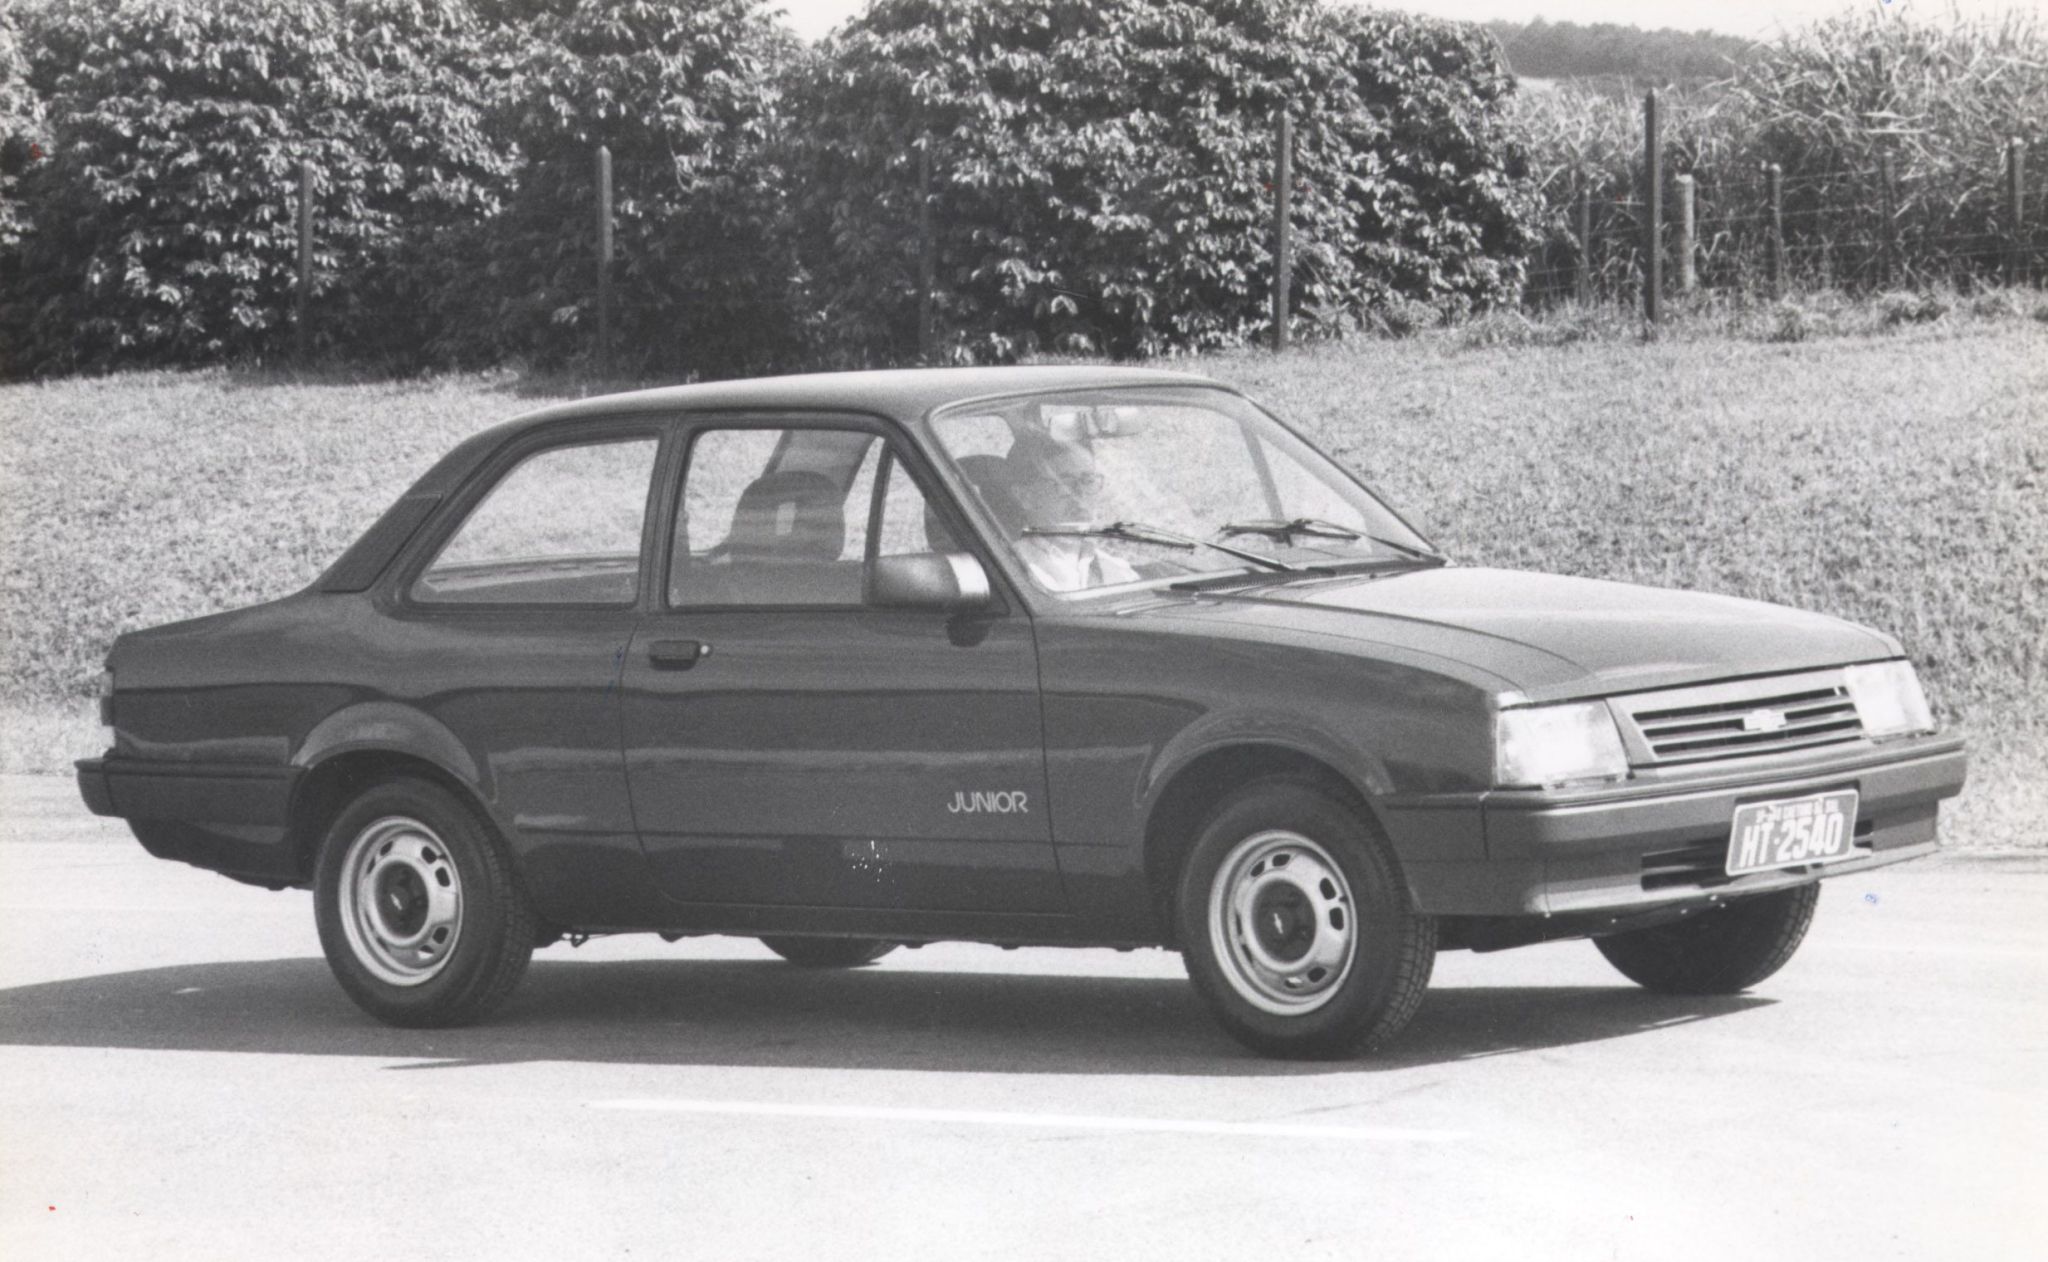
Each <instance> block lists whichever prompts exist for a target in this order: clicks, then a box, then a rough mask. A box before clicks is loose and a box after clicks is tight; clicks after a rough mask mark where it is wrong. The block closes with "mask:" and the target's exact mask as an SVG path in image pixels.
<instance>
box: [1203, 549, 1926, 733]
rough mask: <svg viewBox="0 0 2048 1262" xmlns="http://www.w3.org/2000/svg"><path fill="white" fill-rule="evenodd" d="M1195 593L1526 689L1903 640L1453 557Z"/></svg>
mask: <svg viewBox="0 0 2048 1262" xmlns="http://www.w3.org/2000/svg"><path fill="white" fill-rule="evenodd" d="M1198 599H1199V600H1200V601H1201V602H1203V604H1204V605H1205V606H1206V607H1207V615H1206V616H1210V617H1220V618H1224V619H1228V620H1232V621H1239V622H1251V623H1263V624H1266V625H1269V626H1272V627H1274V628H1275V629H1280V628H1291V629H1294V630H1296V631H1299V632H1306V633H1311V634H1316V635H1319V636H1340V637H1344V638H1349V639H1353V640H1358V641H1362V642H1369V643H1373V644H1380V645H1386V646H1390V647H1395V648H1399V649H1401V650H1404V651H1407V652H1410V653H1420V654H1427V655H1429V656H1431V657H1434V658H1438V659H1449V660H1451V661H1454V662H1458V663H1462V664H1463V665H1465V666H1466V667H1468V668H1470V669H1471V671H1472V672H1474V673H1483V674H1484V675H1485V676H1490V677H1491V678H1492V679H1493V680H1495V681H1503V682H1505V683H1506V684H1507V685H1508V686H1510V687H1512V688H1513V689H1515V690H1517V691H1521V692H1523V693H1525V694H1526V695H1528V696H1529V698H1530V699H1531V700H1552V699H1558V698H1563V697H1567V696H1574V695H1579V696H1584V695H1593V694H1596V693H1613V692H1629V691H1637V690H1641V689H1645V688H1661V687H1667V686H1670V685H1673V684H1680V683H1695V682H1700V681H1704V680H1709V679H1726V678H1734V677H1739V676H1745V675H1765V674H1772V673H1776V672H1779V671H1795V670H1810V669H1813V668H1815V667H1821V666H1832V665H1838V664H1843V663H1848V662H1857V661H1870V660H1873V659H1877V658H1884V657H1891V656H1895V655H1896V654H1897V653H1898V651H1899V649H1898V645H1897V643H1896V642H1894V641H1892V640H1890V639H1888V638H1887V637H1885V636H1882V635H1880V634H1878V633H1877V632H1875V631H1871V630H1869V629H1867V628H1864V627H1859V626H1857V625H1855V624H1854V623H1850V622H1845V621H1843V620H1841V619H1839V618H1831V617H1828V616H1826V615H1823V614H1815V613H1806V612H1803V611H1800V610H1797V609H1788V608H1786V607H1784V606H1782V605H1772V604H1766V603H1764V602H1762V601H1755V600H1742V599H1738V598H1736V597H1732V596H1712V595H1707V594H1704V593H1701V592H1686V591H1671V590H1668V589H1664V588H1656V587H1638V586H1635V585H1633V584H1628V583H1612V582H1603V581H1600V580H1596V579H1584V578H1566V577H1562V576H1559V575H1554V574H1536V573H1526V572H1522V571H1515V570H1492V569H1479V568H1471V569H1468V568H1465V567H1462V566H1452V567H1445V568H1442V569H1426V570H1407V571H1398V572H1395V573H1392V574H1384V573H1382V574H1379V575H1358V576H1347V577H1343V578H1337V579H1312V578H1309V579H1294V580H1286V581H1280V582H1275V583H1270V584H1264V585H1261V586H1258V587H1252V588H1235V589H1223V590H1216V589H1210V590H1208V591H1204V592H1201V593H1200V594H1199V596H1198ZM1198 616H1200V615H1198Z"/></svg>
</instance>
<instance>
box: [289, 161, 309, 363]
mask: <svg viewBox="0 0 2048 1262" xmlns="http://www.w3.org/2000/svg"><path fill="white" fill-rule="evenodd" d="M298 279H299V285H298V293H297V295H296V296H295V297H294V300H293V303H292V339H293V342H294V347H293V349H294V350H295V352H296V357H297V359H298V364H299V367H301V368H304V367H305V366H306V362H307V358H308V357H309V356H310V355H311V354H312V350H313V329H312V326H311V325H310V324H309V323H308V322H307V310H308V308H309V307H311V305H312V298H313V164H312V163H310V162H306V161H303V160H302V161H301V162H300V163H299V278H298Z"/></svg>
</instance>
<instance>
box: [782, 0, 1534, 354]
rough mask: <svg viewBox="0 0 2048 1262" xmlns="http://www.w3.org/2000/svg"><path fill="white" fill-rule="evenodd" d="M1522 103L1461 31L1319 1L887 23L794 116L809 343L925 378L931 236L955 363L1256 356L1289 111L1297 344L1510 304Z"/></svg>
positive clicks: (850, 49)
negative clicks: (1072, 356) (1367, 322)
mask: <svg viewBox="0 0 2048 1262" xmlns="http://www.w3.org/2000/svg"><path fill="white" fill-rule="evenodd" d="M1509 86H1510V83H1509V80H1508V79H1507V78H1506V76H1505V75H1504V73H1503V72H1502V71H1501V69H1500V67H1499V63H1498V58H1497V55H1496V53H1495V51H1494V50H1493V47H1492V45H1491V43H1490V41H1488V40H1486V39H1485V37H1484V36H1483V35H1480V34H1478V33H1476V32H1474V31H1472V30H1470V29H1469V28H1460V27H1455V26H1452V25H1449V24H1445V23H1435V22H1427V21H1424V20H1420V19H1408V18H1397V17H1389V16H1383V15H1365V14H1357V13H1353V12H1351V11H1349V10H1344V9H1329V10H1325V9H1323V8H1322V7H1320V6H1319V5H1317V4H1316V3H1314V2H1313V0H1163V2H1162V0H1109V2H1107V3H1089V2H1085V0H989V2H976V0H876V2H875V3H873V4H871V5H870V6H869V8H868V9H867V11H866V12H865V13H863V14H862V15H861V16H860V17H858V18H856V19H854V20H853V21H852V22H850V23H849V24H848V25H847V26H845V27H843V28H841V30H840V31H839V32H837V33H836V34H835V35H834V37H833V38H832V39H830V40H828V41H827V43H826V44H825V45H824V47H823V48H822V49H821V51H820V54H819V56H818V57H817V59H816V60H815V61H814V62H813V63H811V64H810V65H809V66H808V67H807V68H806V70H805V73H804V74H803V75H802V76H801V77H800V81H799V83H798V86H797V87H796V88H795V89H794V91H793V94H792V96H793V100H792V104H791V107H790V111H789V113H790V117H791V128H790V135H791V144H790V147H789V150H788V152H789V158H788V162H789V165H790V167H791V169H792V183H791V186H792V188H793V189H794V190H797V192H796V194H795V196H796V197H797V198H798V205H797V218H798V223H799V230H800V231H801V233H802V234H803V244H804V249H805V254H804V259H805V264H806V274H807V278H808V280H809V282H810V290H809V292H810V295H811V303H812V305H811V319H812V323H813V329H814V331H815V332H816V334H817V335H818V336H819V337H820V339H821V340H822V342H823V343H824V344H825V345H826V346H828V347H830V348H831V349H832V350H833V351H834V352H835V353H836V356H837V357H838V358H839V359H841V360H843V361H846V362H875V361H883V362H886V361H894V360H902V359H908V358H911V357H912V356H914V355H915V354H916V348H917V346H918V341H919V338H918V329H917V321H918V309H919V294H920V291H921V289H922V279H921V267H922V266H923V263H922V259H921V247H920V243H921V240H922V237H921V230H920V222H921V213H920V212H921V211H923V212H924V213H927V214H928V215H929V219H930V224H931V238H932V267H933V270H934V277H933V279H934V291H935V299H934V306H935V308H936V317H937V322H938V325H939V328H938V339H937V340H938V342H939V343H940V345H939V349H938V354H939V356H940V357H941V358H943V359H948V360H956V361H958V360H992V359H1009V358H1016V357H1019V356H1023V355H1028V354H1033V353H1043V352H1055V353H1082V354H1109V355H1117V356H1129V355H1152V354H1158V353H1161V352H1167V351H1177V350H1186V349H1193V348H1201V347H1212V346H1225V345H1232V344H1237V343H1241V342H1244V341H1246V340H1247V339H1249V338H1252V337H1254V336H1257V335H1258V334H1260V333H1262V332H1264V331H1267V330H1268V328H1269V317H1268V314H1267V308H1266V301H1267V300H1266V295H1267V294H1268V293H1269V291H1270V288H1271V284H1272V257H1271V251H1270V241H1269V236H1270V226H1269V216H1270V209H1269V207H1270V204H1271V196H1272V195H1271V189H1270V186H1269V181H1270V179H1271V169H1272V155H1273V144H1274V141H1273V135H1274V121H1273V120H1274V118H1275V116H1276V114H1277V112H1278V111H1279V110H1281V109H1283V108H1284V109H1286V110H1287V111H1288V112H1289V113H1290V114H1291V115H1292V116H1293V117H1294V119H1295V122H1296V128H1295V132H1296V147H1295V156H1294V174H1295V178H1296V180H1297V182H1298V186H1297V189H1296V196H1295V201H1294V227H1295V230H1296V234H1297V241H1298V254H1297V259H1298V268H1299V270H1298V272H1297V273H1296V276H1295V280H1296V287H1295V293H1296V294H1297V296H1298V299H1299V310H1300V312H1301V313H1302V314H1301V316H1300V317H1298V318H1300V319H1301V320H1302V321H1303V323H1304V325H1305V326H1306V327H1308V328H1309V329H1310V330H1314V329H1317V328H1321V329H1329V330H1336V329H1341V328H1344V327H1348V326H1350V325H1352V324H1355V323H1356V322H1358V321H1359V320H1360V319H1361V318H1362V317H1363V316H1364V315H1365V313H1366V312H1367V311H1369V310H1370V309H1371V308H1372V307H1374V306H1375V305H1376V304H1384V303H1386V302H1388V301H1390V300H1391V299H1393V298H1395V297H1397V296H1398V297H1402V298H1405V299H1409V300H1420V301H1424V302H1428V303H1431V304H1445V305H1453V306H1472V305H1484V304H1486V303H1489V302H1498V301H1501V300H1504V299H1510V298H1512V297H1513V296H1514V295H1515V293H1516V288H1517V285H1518V283H1519V273H1518V271H1517V269H1516V267H1515V264H1514V261H1513V259H1514V255H1515V253H1516V251H1517V249H1518V247H1519V246H1520V245H1521V244H1523V243H1524V242H1525V240H1526V238H1525V235H1524V233H1523V231H1522V229H1521V227H1520V222H1519V219H1518V215H1519V213H1520V206H1519V203H1518V201H1517V198H1516V194H1515V179H1516V176H1517V174H1518V171H1517V168H1516V164H1515V162H1514V160H1513V156H1512V152H1511V150H1509V148H1508V147H1507V146H1506V145H1505V141H1504V136H1503V135H1502V134H1501V133H1500V131H1499V129H1498V126H1497V115H1498V111H1497V106H1498V102H1499V100H1500V99H1501V97H1502V96H1504V95H1505V93H1506V92H1507V91H1508V90H1509ZM1418 151H1419V152H1418ZM925 164H928V166H929V173H930V175H929V178H930V181H931V184H930V193H929V202H928V204H926V205H924V206H921V205H920V202H921V194H920V178H921V175H920V172H921V168H922V167H923V166H924V165H925ZM1488 249H1494V250H1498V251H1500V252H1501V253H1502V255H1503V256H1504V258H1502V259H1499V260H1494V261H1491V262H1489V261H1484V260H1480V259H1478V258H1476V257H1475V256H1476V255H1477V254H1479V253H1480V252H1482V251H1485V250H1488Z"/></svg>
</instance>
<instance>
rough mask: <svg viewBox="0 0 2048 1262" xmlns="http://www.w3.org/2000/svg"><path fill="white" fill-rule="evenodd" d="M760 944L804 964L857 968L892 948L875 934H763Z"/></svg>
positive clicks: (808, 966)
mask: <svg viewBox="0 0 2048 1262" xmlns="http://www.w3.org/2000/svg"><path fill="white" fill-rule="evenodd" d="M761 945H762V946H765V947H767V948H768V949H769V950H771V951H773V952H775V954H777V955H779V956H781V957H782V958H783V959H785V960H788V961H789V962H790V963H792V964H801V965H803V966H804V967H805V968H859V967H860V966H861V965H863V964H872V963H874V962H875V961H876V960H879V959H881V958H882V957H883V956H885V955H887V954H889V952H891V951H893V950H895V949H896V944H895V943H894V942H883V941H881V940H880V939H877V938H780V937H778V938H763V939H761Z"/></svg>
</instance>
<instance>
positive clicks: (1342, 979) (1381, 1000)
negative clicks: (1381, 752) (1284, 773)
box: [1176, 780, 1436, 1058]
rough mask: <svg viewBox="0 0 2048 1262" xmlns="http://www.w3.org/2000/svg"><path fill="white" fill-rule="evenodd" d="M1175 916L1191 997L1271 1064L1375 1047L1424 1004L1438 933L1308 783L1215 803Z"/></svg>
mask: <svg viewBox="0 0 2048 1262" xmlns="http://www.w3.org/2000/svg"><path fill="white" fill-rule="evenodd" d="M1176 912H1177V916H1178V921H1177V923H1178V924H1179V926H1180V938H1181V953H1182V956H1183V958H1184V959H1185V961H1186V964H1187V970H1188V977H1189V978H1190V980H1192V981H1193V982H1194V984H1195V988H1196V989H1197V990H1198V991H1200V992H1201V994H1202V997H1203V998H1204V999H1205V1000H1207V1001H1208V1003H1209V1006H1210V1008H1211V1010H1212V1011H1213V1012H1214V1013H1215V1015H1216V1019H1217V1020H1218V1021H1219V1022H1220V1023H1221V1024H1222V1025H1223V1028H1224V1029H1225V1030H1227V1031H1229V1032H1230V1034H1231V1035H1232V1037H1234V1038H1236V1039H1237V1040H1238V1041H1239V1042H1241V1043H1243V1044H1245V1045H1246V1046H1247V1047H1250V1048H1252V1049H1253V1050H1254V1051H1259V1052H1263V1053H1265V1054H1267V1055H1269V1056H1284V1057H1299V1058H1334V1057H1342V1056H1350V1055H1355V1054H1356V1053H1359V1052H1362V1051H1365V1050H1368V1049H1370V1048H1373V1047H1376V1046H1379V1045H1380V1044H1382V1043H1385V1042H1386V1041H1387V1040H1389V1039H1391V1038H1393V1037H1394V1035H1395V1034H1397V1033H1399V1032H1400V1030H1401V1028H1402V1027H1403V1026H1405V1025H1406V1024H1407V1023H1408V1021H1409V1018H1411V1017H1413V1016H1414V1015H1415V1010H1416V1009H1417V1008H1418V1007H1420V1006H1421V1004H1422V996H1423V992H1424V991H1425V990H1426V989H1427V988H1428V986H1429V975H1430V971H1431V969H1432V967H1433V966H1434V964H1435V959H1436V922H1435V921H1434V920H1433V919H1431V918H1430V917H1428V916H1421V915H1417V914H1415V913H1414V912H1412V911H1410V910H1409V908H1408V900H1407V895H1406V892H1405V890H1404V889H1403V887H1402V884H1401V881H1400V878H1399V876H1398V874H1397V873H1396V872H1395V870H1394V866H1393V862H1392V860H1391V859H1390V858H1389V857H1388V854H1387V851H1386V849H1385V846H1384V845H1383V843H1382V842H1381V841H1380V839H1379V837H1378V836H1377V834H1376V833H1375V831H1374V830H1373V829H1372V828H1371V827H1370V826H1369V825H1368V824H1367V823H1366V822H1365V821H1364V820H1362V819H1361V818H1360V817H1359V816H1358V814H1357V813H1356V811H1355V810H1354V809H1353V808H1351V807H1350V806H1348V805H1347V804H1345V803H1344V802H1341V801H1339V800H1338V799H1336V798H1334V797H1332V796H1331V795H1330V794H1328V793H1327V792H1325V791H1324V790H1322V789H1321V788H1319V787H1317V786H1315V785H1313V784H1310V783H1306V782H1300V781H1293V780H1269V781H1263V782H1260V783H1258V784H1253V785H1250V786H1248V787H1246V788H1244V789H1241V790H1239V791H1238V792H1236V793H1234V794H1232V795H1231V796H1230V797H1228V798H1226V799H1225V800H1224V801H1223V802H1222V804H1221V805H1219V806H1218V807H1217V809H1216V810H1215V812H1214V813H1213V814H1212V815H1211V816H1210V817H1209V820H1208V822H1207V823H1206V824H1205V825H1204V826H1203V829H1202V831H1201V834H1200V835H1199V836H1198V837H1197V838H1196V841H1195V844H1194V848H1193V849H1192V850H1191V851H1190V852H1189V854H1188V858H1187V863H1186V865H1185V867H1184V868H1183V871H1182V875H1181V880H1180V887H1179V894H1178V897H1177V900H1176Z"/></svg>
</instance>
